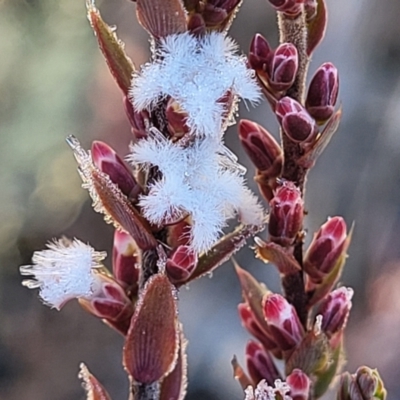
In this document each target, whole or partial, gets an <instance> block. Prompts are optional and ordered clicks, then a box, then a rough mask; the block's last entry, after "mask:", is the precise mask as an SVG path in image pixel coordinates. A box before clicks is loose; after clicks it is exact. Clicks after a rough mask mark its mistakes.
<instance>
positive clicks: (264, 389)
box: [244, 379, 292, 400]
mask: <svg viewBox="0 0 400 400" xmlns="http://www.w3.org/2000/svg"><path fill="white" fill-rule="evenodd" d="M289 392H290V386H289V385H288V384H287V383H286V382H282V381H281V380H280V379H277V380H276V381H275V386H274V387H271V386H269V385H268V383H267V382H266V381H265V380H264V379H263V380H262V381H260V382H259V383H258V385H257V387H256V388H255V389H253V388H252V387H251V386H249V387H248V388H247V389H246V390H245V391H244V393H245V395H246V397H245V400H276V399H277V397H276V395H277V394H279V397H278V398H279V399H282V400H292V397H291V396H289V395H288V393H289Z"/></svg>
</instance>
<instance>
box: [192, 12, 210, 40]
mask: <svg viewBox="0 0 400 400" xmlns="http://www.w3.org/2000/svg"><path fill="white" fill-rule="evenodd" d="M188 31H190V32H191V33H192V34H193V35H195V36H202V35H204V34H205V33H206V23H205V21H204V19H203V17H202V16H201V14H197V13H196V14H193V15H190V16H189V19H188Z"/></svg>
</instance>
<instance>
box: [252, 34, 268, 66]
mask: <svg viewBox="0 0 400 400" xmlns="http://www.w3.org/2000/svg"><path fill="white" fill-rule="evenodd" d="M248 58H249V64H250V66H251V68H253V69H255V70H256V71H257V73H258V72H260V71H261V72H262V71H264V72H266V71H267V69H268V65H269V63H270V60H271V58H272V51H271V47H270V45H269V43H268V41H267V39H265V37H264V36H262V35H260V34H259V33H257V34H256V35H255V36H254V37H253V40H252V41H251V44H250V52H249V57H248Z"/></svg>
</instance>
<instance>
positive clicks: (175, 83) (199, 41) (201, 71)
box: [130, 32, 260, 136]
mask: <svg viewBox="0 0 400 400" xmlns="http://www.w3.org/2000/svg"><path fill="white" fill-rule="evenodd" d="M236 52H237V45H236V43H235V42H234V41H233V40H232V39H231V38H229V37H227V36H226V35H225V34H224V33H219V32H212V33H210V34H207V35H204V36H201V37H196V36H193V35H192V34H190V33H187V32H186V33H181V34H175V35H170V36H167V37H165V38H163V39H162V40H161V43H160V45H158V46H157V49H156V50H155V54H153V62H151V63H148V64H146V65H144V66H143V67H142V70H141V72H140V73H135V74H134V76H133V80H132V88H131V93H130V94H131V97H132V100H133V104H134V106H135V108H137V109H138V110H143V109H145V108H151V106H153V105H155V104H156V103H157V102H158V101H160V99H162V98H165V97H167V96H171V97H172V98H173V99H174V100H175V101H176V102H177V103H178V104H179V105H180V107H181V108H182V109H183V110H184V111H185V112H186V113H187V114H188V117H187V121H186V123H187V125H188V126H189V128H190V129H191V133H192V134H194V135H198V136H210V135H212V136H219V135H221V133H222V130H223V128H224V125H225V123H226V122H229V121H228V120H229V119H232V113H233V112H234V110H235V105H236V102H237V98H238V97H242V98H244V99H248V100H249V101H251V102H256V101H258V99H259V97H260V90H259V88H258V86H257V84H256V81H255V79H254V72H253V71H252V70H250V69H248V68H247V66H246V58H245V57H243V56H238V55H237V54H236ZM228 92H230V93H231V94H232V96H233V104H232V103H230V102H229V101H228V102H226V101H225V102H224V101H223V100H222V98H223V96H225V95H226V94H227V93H228ZM229 103H230V104H229Z"/></svg>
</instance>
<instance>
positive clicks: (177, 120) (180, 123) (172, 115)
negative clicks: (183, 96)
mask: <svg viewBox="0 0 400 400" xmlns="http://www.w3.org/2000/svg"><path fill="white" fill-rule="evenodd" d="M187 116H188V115H187V113H186V112H185V111H183V110H182V108H181V107H180V106H179V104H178V103H177V102H176V101H175V100H174V99H172V98H170V99H169V100H168V103H167V106H166V109H165V117H166V118H167V121H168V130H169V133H170V134H171V137H172V138H173V139H179V138H181V137H182V136H184V135H185V134H186V133H188V132H189V131H190V129H189V127H188V126H187V124H186V120H187Z"/></svg>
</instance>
